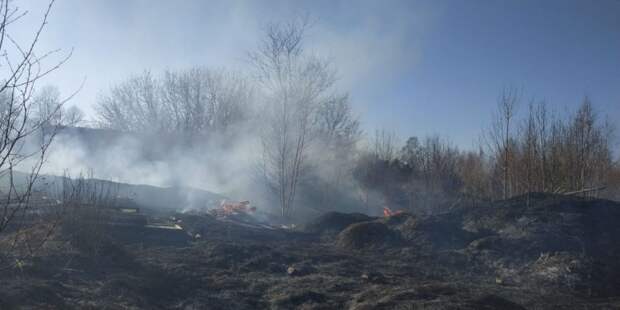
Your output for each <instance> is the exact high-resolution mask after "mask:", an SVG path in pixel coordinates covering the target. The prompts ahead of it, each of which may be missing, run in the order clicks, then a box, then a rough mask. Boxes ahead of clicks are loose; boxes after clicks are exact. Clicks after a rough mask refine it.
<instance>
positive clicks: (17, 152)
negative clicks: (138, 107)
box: [0, 0, 71, 253]
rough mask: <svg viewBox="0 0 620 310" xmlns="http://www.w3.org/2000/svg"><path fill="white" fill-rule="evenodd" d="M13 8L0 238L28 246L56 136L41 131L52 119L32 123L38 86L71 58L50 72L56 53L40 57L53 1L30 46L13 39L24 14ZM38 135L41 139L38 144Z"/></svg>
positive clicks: (0, 9) (2, 11)
mask: <svg viewBox="0 0 620 310" xmlns="http://www.w3.org/2000/svg"><path fill="white" fill-rule="evenodd" d="M12 3H13V2H12V1H9V0H0V55H1V58H0V176H1V177H2V178H4V179H5V180H7V182H6V184H8V185H6V186H4V187H3V188H1V189H0V191H1V202H0V234H1V233H4V232H7V231H10V233H11V234H12V235H13V236H15V238H14V239H13V240H15V241H16V242H17V240H24V239H23V238H20V237H19V236H23V234H24V232H25V231H26V230H25V228H26V227H25V226H26V225H27V223H28V222H32V218H33V217H36V216H37V215H38V214H41V212H39V211H37V210H33V209H34V208H35V207H36V206H33V205H31V204H30V198H31V194H32V192H33V186H34V184H35V182H36V180H37V178H38V175H39V171H40V169H41V167H42V165H43V163H44V159H45V155H46V151H47V149H48V147H49V145H50V143H51V142H52V140H53V137H54V135H55V131H47V132H42V131H41V129H42V128H43V127H44V126H45V125H46V122H47V121H49V118H44V119H38V120H33V111H34V110H35V106H34V104H35V101H34V100H33V96H34V93H35V85H36V84H37V82H38V81H40V80H41V79H42V78H43V77H45V76H46V75H48V74H49V73H50V72H52V71H54V70H56V69H58V68H59V67H60V66H61V65H62V64H63V63H65V62H66V61H67V60H68V58H69V57H70V56H71V53H68V54H67V55H64V56H61V57H60V59H57V60H56V61H55V62H54V63H53V64H52V65H47V66H46V65H44V63H43V61H44V60H48V59H50V58H53V57H54V55H56V54H57V53H58V51H52V52H48V53H45V54H42V55H39V54H37V52H36V46H37V44H38V42H39V40H40V37H41V34H42V32H43V29H44V28H45V25H46V24H47V20H48V16H49V13H50V11H51V9H52V6H53V4H54V1H50V2H49V3H48V5H47V6H46V8H45V10H44V15H43V18H42V20H41V22H40V23H39V25H38V27H37V28H36V29H35V30H34V35H33V37H32V38H31V39H30V41H29V42H28V43H26V44H23V43H20V42H18V41H17V40H16V39H14V38H13V37H12V36H11V34H10V33H11V31H10V30H11V28H12V27H14V26H16V25H18V24H19V21H20V19H21V18H22V17H23V16H24V15H25V14H26V12H22V11H20V10H19V9H18V8H17V7H15V6H13V5H12ZM52 61H53V60H52ZM62 103H64V102H63V101H61V102H60V105H62ZM50 115H54V113H48V116H50ZM37 135H39V139H34V138H35V137H36V136H37ZM16 169H19V170H22V171H24V170H26V171H27V173H26V174H25V175H26V177H24V178H23V180H18V178H17V177H16V174H15V173H16V172H15V171H16ZM20 175H21V174H20ZM13 246H15V242H14V243H13ZM28 248H29V252H32V251H31V250H32V249H31V248H30V246H29V247H28ZM5 253H6V252H5Z"/></svg>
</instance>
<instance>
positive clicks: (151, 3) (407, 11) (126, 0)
mask: <svg viewBox="0 0 620 310" xmlns="http://www.w3.org/2000/svg"><path fill="white" fill-rule="evenodd" d="M14 4H16V5H17V6H19V7H21V8H22V9H24V10H27V11H28V15H26V16H25V17H24V18H23V19H22V20H20V21H19V23H16V24H15V25H13V26H12V27H13V28H12V29H11V30H10V31H11V33H12V35H13V36H14V37H15V39H16V40H18V41H21V42H27V40H28V39H29V38H31V37H32V35H33V30H34V29H35V25H36V22H37V21H38V20H40V17H41V14H42V12H43V9H44V5H45V1H43V0H15V1H14ZM306 15H307V16H309V17H310V19H311V20H312V21H313V23H312V28H311V29H310V31H309V32H308V37H307V43H306V48H307V50H308V51H309V52H311V53H314V54H316V55H319V56H321V57H325V58H327V59H330V60H331V61H332V62H333V65H334V67H335V68H336V69H337V71H338V74H339V80H338V88H339V90H340V91H342V92H348V93H349V94H350V98H351V101H352V103H353V106H354V111H355V113H356V114H358V115H359V116H360V118H361V121H362V124H363V129H364V130H365V131H366V132H368V133H372V132H373V131H374V130H376V129H386V130H389V131H394V132H397V134H398V136H399V137H400V138H401V139H402V140H403V142H404V139H406V138H407V137H409V136H424V135H427V134H438V135H441V136H444V137H447V138H449V139H450V140H451V141H452V142H453V143H454V144H456V145H457V146H459V147H461V148H472V147H474V143H475V142H476V141H477V139H478V137H479V136H480V134H481V132H482V130H483V129H484V128H486V127H488V126H489V124H490V122H491V118H492V115H493V111H494V109H495V108H496V106H497V98H498V95H499V94H500V92H501V90H502V89H503V88H506V87H517V88H520V89H522V91H523V98H524V101H523V102H522V103H521V106H520V109H519V111H520V112H521V113H524V112H525V109H526V105H527V101H529V100H531V99H533V100H546V101H547V103H548V104H549V105H550V107H551V108H552V109H553V110H555V111H556V112H557V113H558V114H560V115H565V114H566V113H569V112H571V111H574V110H576V109H577V107H578V105H579V103H580V101H581V100H582V99H583V97H584V96H586V95H587V96H589V97H590V99H591V100H592V101H593V103H594V105H595V107H596V109H597V111H598V113H599V116H600V117H607V118H608V119H609V120H611V121H612V122H613V123H616V124H617V120H618V119H620V1H619V0H597V1H587V0H582V1H574V0H560V1H556V0H546V1H538V0H519V1H517V0H514V1H507V0H497V1H492V0H485V1H483V0H468V1H464V0H453V1H442V0H434V1H416V0H409V1H387V0H386V1H370V0H368V1H364V0H360V1H352V0H348V1H344V0H340V1H338V0H331V1H328V0H318V1H285V0H269V1H268V0H255V1H224V0H222V1H199V0H195V1H194V0H184V1H163V0H161V1H159V0H122V1H121V0H91V1H83V0H57V1H56V3H55V5H54V7H53V10H52V13H51V15H50V18H49V23H48V25H47V27H46V28H45V30H44V33H43V37H42V39H41V41H40V42H39V45H38V46H37V51H38V52H39V53H43V52H45V51H49V50H55V49H61V53H63V52H64V53H66V52H68V51H70V50H73V54H72V57H71V58H70V60H69V62H68V63H66V64H65V65H64V66H63V67H62V68H61V69H60V70H57V71H55V72H54V73H53V74H51V75H50V76H48V77H47V78H46V80H45V81H44V83H46V84H52V85H57V86H58V87H59V89H60V91H61V92H62V93H63V94H65V95H68V94H70V93H72V92H73V91H75V90H77V89H78V88H80V85H82V84H83V86H82V87H81V89H80V91H79V92H78V93H77V95H76V96H75V97H74V98H73V99H72V100H71V101H70V102H69V104H70V105H76V106H78V107H80V108H81V109H83V110H84V111H85V112H86V113H87V115H88V116H89V117H90V118H93V117H94V113H95V112H94V109H93V107H94V105H95V103H96V101H97V97H98V95H99V94H101V93H102V92H105V91H106V90H108V89H109V88H110V87H111V86H112V85H114V84H115V83H118V82H120V81H123V80H124V79H127V78H128V77H130V76H131V75H133V74H138V73H141V72H142V71H144V70H150V71H151V72H152V73H154V74H158V73H161V72H163V71H164V70H166V69H173V70H176V69H186V68H189V67H192V66H197V65H199V66H208V67H213V68H229V69H231V70H238V71H244V70H246V69H247V67H248V63H247V57H246V55H247V52H248V51H251V50H252V49H253V48H254V47H255V46H256V45H257V42H258V40H259V39H260V36H261V33H262V30H263V29H264V26H265V25H266V24H267V23H270V22H276V23H277V22H286V21H290V20H291V19H293V18H295V17H299V16H306ZM50 61H51V60H50ZM619 129H620V128H619Z"/></svg>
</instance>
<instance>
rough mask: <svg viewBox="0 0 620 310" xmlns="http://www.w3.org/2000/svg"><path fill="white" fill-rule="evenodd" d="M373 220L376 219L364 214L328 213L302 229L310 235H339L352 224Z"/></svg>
mask: <svg viewBox="0 0 620 310" xmlns="http://www.w3.org/2000/svg"><path fill="white" fill-rule="evenodd" d="M373 219H375V218H373V217H370V216H368V215H365V214H362V213H340V212H328V213H325V214H323V215H321V216H319V217H317V218H316V219H314V220H312V221H311V222H309V223H307V224H305V225H304V226H303V227H302V229H303V231H305V232H308V233H316V234H338V233H339V232H341V231H342V230H344V229H345V228H347V227H348V226H349V225H351V224H355V223H360V222H368V221H372V220H373Z"/></svg>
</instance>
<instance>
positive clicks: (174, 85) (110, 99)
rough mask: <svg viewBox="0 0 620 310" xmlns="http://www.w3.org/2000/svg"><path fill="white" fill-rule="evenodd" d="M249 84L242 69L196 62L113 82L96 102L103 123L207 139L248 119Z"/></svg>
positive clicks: (104, 124) (133, 129)
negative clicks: (192, 65) (209, 66)
mask: <svg viewBox="0 0 620 310" xmlns="http://www.w3.org/2000/svg"><path fill="white" fill-rule="evenodd" d="M251 96H252V90H251V86H250V85H249V83H248V82H247V80H246V79H245V78H243V77H242V76H240V75H238V74H234V73H229V72H224V71H217V70H210V69H207V68H202V67H196V68H192V69H189V70H184V71H166V72H165V73H164V74H163V76H162V77H156V76H153V75H152V74H151V73H150V72H149V71H145V72H144V73H142V74H141V75H137V76H134V77H131V78H130V79H128V80H126V81H124V82H122V83H120V84H118V85H116V86H114V87H112V89H111V90H110V91H109V92H108V93H107V94H104V95H102V96H101V97H100V98H99V100H98V102H97V114H98V118H99V125H100V126H101V127H104V128H112V129H117V130H122V131H131V132H142V133H171V134H180V135H182V136H183V137H185V138H189V139H190V140H191V139H192V138H198V139H201V138H205V137H206V136H208V135H209V134H213V133H222V132H226V131H228V130H229V129H231V128H234V126H235V125H237V124H239V123H240V122H242V121H244V120H246V118H247V116H248V115H249V114H250V112H249V102H250V99H251Z"/></svg>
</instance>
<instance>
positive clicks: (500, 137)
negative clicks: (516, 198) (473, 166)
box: [487, 88, 521, 199]
mask: <svg viewBox="0 0 620 310" xmlns="http://www.w3.org/2000/svg"><path fill="white" fill-rule="evenodd" d="M520 100H521V92H520V91H518V90H517V89H515V88H506V89H504V90H503V91H502V94H501V95H500V98H499V101H498V110H497V115H496V116H495V118H494V121H493V124H492V125H491V128H490V130H489V131H488V132H487V138H488V139H487V143H488V145H489V148H490V151H491V153H492V154H494V155H495V156H496V159H497V160H498V162H499V164H500V167H501V171H502V187H503V192H502V197H503V198H504V199H506V198H508V197H509V196H510V195H511V192H510V190H511V171H510V169H511V165H512V152H513V151H514V150H513V147H512V146H513V145H514V143H513V140H514V139H513V132H512V127H513V125H514V117H515V113H516V109H517V106H518V104H519V101H520Z"/></svg>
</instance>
